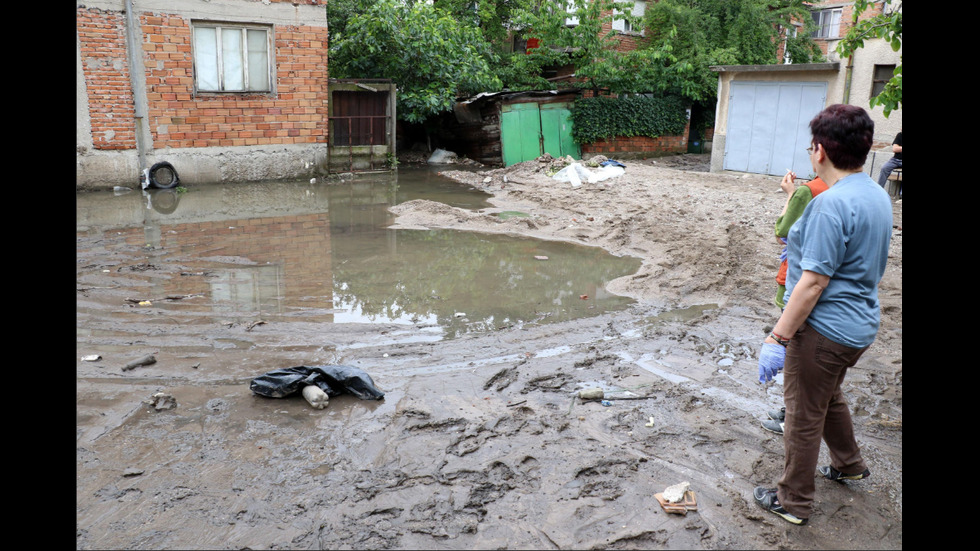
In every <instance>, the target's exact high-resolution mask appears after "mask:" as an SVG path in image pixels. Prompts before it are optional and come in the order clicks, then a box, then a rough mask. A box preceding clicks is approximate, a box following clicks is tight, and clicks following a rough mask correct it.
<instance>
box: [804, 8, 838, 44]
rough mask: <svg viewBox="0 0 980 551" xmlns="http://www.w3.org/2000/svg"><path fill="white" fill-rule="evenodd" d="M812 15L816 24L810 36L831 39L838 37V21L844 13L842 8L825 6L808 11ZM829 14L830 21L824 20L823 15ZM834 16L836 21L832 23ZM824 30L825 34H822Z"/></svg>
mask: <svg viewBox="0 0 980 551" xmlns="http://www.w3.org/2000/svg"><path fill="white" fill-rule="evenodd" d="M810 13H811V14H812V15H813V22H814V24H816V26H817V28H816V30H814V31H813V34H811V35H810V37H811V38H823V39H827V40H833V39H837V38H840V23H841V19H842V18H843V15H844V9H843V8H827V9H822V10H814V11H812V12H810ZM827 16H829V17H830V21H829V22H827V21H824V19H825V17H827ZM835 16H836V19H837V23H836V24H835V23H834V18H835ZM825 32H826V34H824V33H825Z"/></svg>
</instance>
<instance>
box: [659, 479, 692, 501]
mask: <svg viewBox="0 0 980 551" xmlns="http://www.w3.org/2000/svg"><path fill="white" fill-rule="evenodd" d="M690 487H691V483H690V482H681V483H680V484H674V485H673V486H668V487H667V489H666V490H664V492H663V496H664V499H666V500H667V501H669V502H670V503H677V502H678V501H680V500H682V499H684V492H686V491H687V490H688V488H690Z"/></svg>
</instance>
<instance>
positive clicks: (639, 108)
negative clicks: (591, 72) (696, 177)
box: [572, 96, 689, 144]
mask: <svg viewBox="0 0 980 551" xmlns="http://www.w3.org/2000/svg"><path fill="white" fill-rule="evenodd" d="M688 103H689V101H687V100H684V99H683V98H681V97H678V96H665V97H647V96H629V97H623V98H612V97H607V96H599V97H592V98H582V99H579V100H576V102H575V106H574V107H573V108H572V139H574V140H575V142H576V143H580V144H581V143H594V142H597V141H599V140H602V139H607V138H613V137H616V136H648V137H651V138H656V137H658V136H677V135H680V134H681V133H682V132H683V131H684V127H685V126H686V125H687V108H688Z"/></svg>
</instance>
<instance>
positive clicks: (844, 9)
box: [780, 0, 881, 56]
mask: <svg viewBox="0 0 980 551" xmlns="http://www.w3.org/2000/svg"><path fill="white" fill-rule="evenodd" d="M836 7H840V8H841V16H840V32H839V33H838V36H837V37H836V38H814V39H813V40H814V42H816V43H817V46H819V47H820V51H821V52H823V55H824V56H828V55H830V53H833V50H834V48H836V47H837V41H838V40H840V39H841V38H843V37H844V36H845V35H846V34H847V31H849V30H850V29H851V27H853V26H854V4H846V5H843V6H841V5H840V3H839V2H838V1H837V0H816V1H814V2H811V6H810V9H811V11H819V10H821V9H830V8H836ZM880 13H881V3H875V4H874V5H872V6H869V7H868V8H867V9H865V10H864V11H863V12H862V13H861V15H860V16H859V17H858V20H859V21H863V20H865V19H868V18H870V17H874V16H875V15H878V14H880ZM780 55H782V53H780Z"/></svg>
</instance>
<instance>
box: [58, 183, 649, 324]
mask: <svg viewBox="0 0 980 551" xmlns="http://www.w3.org/2000/svg"><path fill="white" fill-rule="evenodd" d="M487 198H488V196H487V195H486V194H484V193H482V192H480V191H477V190H474V189H473V188H471V187H469V186H465V185H462V184H458V183H456V182H454V181H452V180H449V179H448V178H445V177H442V176H439V175H438V174H436V172H435V171H434V170H431V169H427V168H420V169H413V168H409V169H405V168H402V169H399V170H398V171H397V172H396V173H387V174H372V175H359V176H357V178H356V179H355V180H354V181H352V182H346V183H341V184H337V183H331V184H323V183H318V184H311V183H307V182H296V183H247V184H234V185H222V186H193V187H189V188H188V189H187V191H186V192H184V193H176V192H174V191H171V190H147V191H146V192H143V191H126V192H112V191H100V192H87V193H80V194H77V195H76V220H77V224H76V226H77V231H78V233H79V238H80V242H81V240H82V239H84V240H86V241H87V242H88V243H87V245H86V246H97V247H104V248H106V249H107V251H106V253H107V258H111V256H112V255H111V253H112V251H111V249H112V248H113V247H114V246H118V247H123V246H126V247H129V248H130V250H131V249H132V247H133V246H134V245H138V246H139V247H142V248H143V250H145V251H146V255H147V258H146V263H145V265H147V266H151V265H154V264H159V263H162V262H164V261H165V262H168V263H175V264H179V265H180V266H181V269H180V272H179V274H178V273H175V274H173V276H172V277H170V278H168V279H165V280H164V281H162V282H161V281H160V278H155V279H152V280H148V281H147V285H152V286H155V287H157V288H155V289H153V290H152V292H151V291H146V290H144V294H155V295H157V296H175V295H178V296H190V295H201V296H203V297H205V300H203V301H184V303H183V304H181V305H180V308H182V309H199V310H201V311H202V312H204V313H211V314H214V315H215V316H223V317H234V316H236V315H240V316H243V317H246V316H247V317H251V318H253V319H254V317H255V316H256V315H259V316H261V317H263V319H274V318H276V317H277V316H283V317H290V318H291V319H296V318H299V319H310V320H313V321H318V322H334V323H395V324H412V325H415V326H422V327H428V328H430V330H431V331H432V332H433V336H434V337H435V338H452V337H454V336H456V335H459V334H462V333H467V332H470V331H484V330H492V329H498V328H502V327H508V326H515V325H518V326H519V325H525V324H534V323H549V322H555V321H565V320H569V319H574V318H579V317H585V316H591V315H596V314H599V313H603V312H607V311H610V310H616V309H621V308H624V307H625V306H626V305H628V304H630V303H631V302H632V300H631V299H628V298H625V297H620V296H617V295H613V294H611V293H608V292H607V291H605V285H606V284H607V283H608V282H609V281H611V280H613V279H616V278H618V277H621V276H624V275H629V274H632V273H634V272H635V271H636V270H637V269H638V268H639V265H640V261H639V260H638V259H634V258H619V257H615V256H612V255H610V254H608V253H607V252H605V251H603V250H601V249H598V248H591V247H583V246H577V245H572V244H566V243H558V242H549V241H540V240H535V239H529V238H520V237H509V236H499V235H490V234H480V233H470V232H459V231H450V230H403V229H400V230H394V229H389V226H390V225H391V224H392V223H393V222H394V219H395V216H394V215H393V214H391V213H389V212H388V211H387V209H388V207H390V206H392V205H395V204H398V203H402V202H405V201H410V200H413V199H428V200H431V201H438V202H441V203H445V204H448V205H451V206H454V207H459V208H465V209H471V210H479V209H481V208H486V207H489V206H490V205H489V203H487V201H486V199H487ZM117 269H118V268H117ZM137 269H138V267H137V266H129V270H130V272H132V271H135V270H137Z"/></svg>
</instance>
